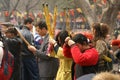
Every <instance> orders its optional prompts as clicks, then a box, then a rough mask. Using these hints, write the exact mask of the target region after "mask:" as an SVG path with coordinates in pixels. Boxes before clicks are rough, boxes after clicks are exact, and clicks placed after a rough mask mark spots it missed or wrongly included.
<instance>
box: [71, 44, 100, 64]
mask: <svg viewBox="0 0 120 80" xmlns="http://www.w3.org/2000/svg"><path fill="white" fill-rule="evenodd" d="M71 54H72V57H73V60H74V62H75V63H76V64H79V65H81V66H92V65H96V63H97V61H98V52H97V50H96V49H94V48H91V49H88V50H86V51H85V52H84V53H82V52H81V51H80V49H79V47H78V46H76V45H74V46H73V47H71Z"/></svg>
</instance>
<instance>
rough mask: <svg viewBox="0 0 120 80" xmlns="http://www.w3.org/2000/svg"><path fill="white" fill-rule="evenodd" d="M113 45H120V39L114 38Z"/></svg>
mask: <svg viewBox="0 0 120 80" xmlns="http://www.w3.org/2000/svg"><path fill="white" fill-rule="evenodd" d="M112 45H113V46H119V45H120V40H112Z"/></svg>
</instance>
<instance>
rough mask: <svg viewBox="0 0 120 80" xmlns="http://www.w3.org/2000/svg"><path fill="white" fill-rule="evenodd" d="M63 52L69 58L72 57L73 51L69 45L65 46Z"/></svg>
mask: <svg viewBox="0 0 120 80" xmlns="http://www.w3.org/2000/svg"><path fill="white" fill-rule="evenodd" d="M63 54H64V56H65V57H67V58H72V55H71V52H70V47H69V46H68V45H64V46H63Z"/></svg>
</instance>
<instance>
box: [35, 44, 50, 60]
mask: <svg viewBox="0 0 120 80" xmlns="http://www.w3.org/2000/svg"><path fill="white" fill-rule="evenodd" d="M47 48H48V43H46V44H45V46H44V48H43V49H40V50H37V51H36V56H37V57H39V58H41V59H50V56H48V55H47V53H48V52H47Z"/></svg>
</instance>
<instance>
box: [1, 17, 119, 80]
mask: <svg viewBox="0 0 120 80" xmlns="http://www.w3.org/2000/svg"><path fill="white" fill-rule="evenodd" d="M33 22H34V21H33V19H32V18H26V19H25V20H24V26H23V27H22V28H20V29H18V28H16V27H13V25H12V27H11V25H8V24H4V23H1V31H0V33H1V34H0V80H106V79H108V80H118V79H120V76H119V75H118V74H114V73H112V72H113V63H114V60H115V58H116V56H115V55H114V51H113V50H112V47H111V45H113V46H117V49H119V45H120V42H119V43H118V41H117V42H114V41H113V43H112V42H111V41H108V36H110V35H109V26H108V25H107V24H105V23H94V24H93V25H92V26H91V27H92V29H91V32H90V33H85V32H70V31H67V30H58V32H56V33H55V34H56V35H55V36H54V38H52V37H51V36H50V35H49V32H50V31H49V30H48V27H47V24H46V22H45V21H39V22H38V23H37V24H36V25H34V24H33ZM33 26H35V31H34V30H33ZM111 43H112V44H111ZM6 50H7V51H6ZM5 54H7V55H8V56H7V58H6V55H5ZM117 54H120V53H117ZM10 55H11V56H10ZM12 55H13V56H14V60H11V59H13V57H12ZM114 57H115V58H114ZM9 58H10V59H9ZM6 59H9V60H6ZM5 62H6V63H7V64H8V65H6V66H5V64H3V63H5ZM7 69H8V70H7ZM9 69H10V70H9ZM7 72H8V73H7ZM9 74H10V75H9ZM4 75H5V76H4ZM7 75H9V76H7ZM3 76H4V77H3Z"/></svg>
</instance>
